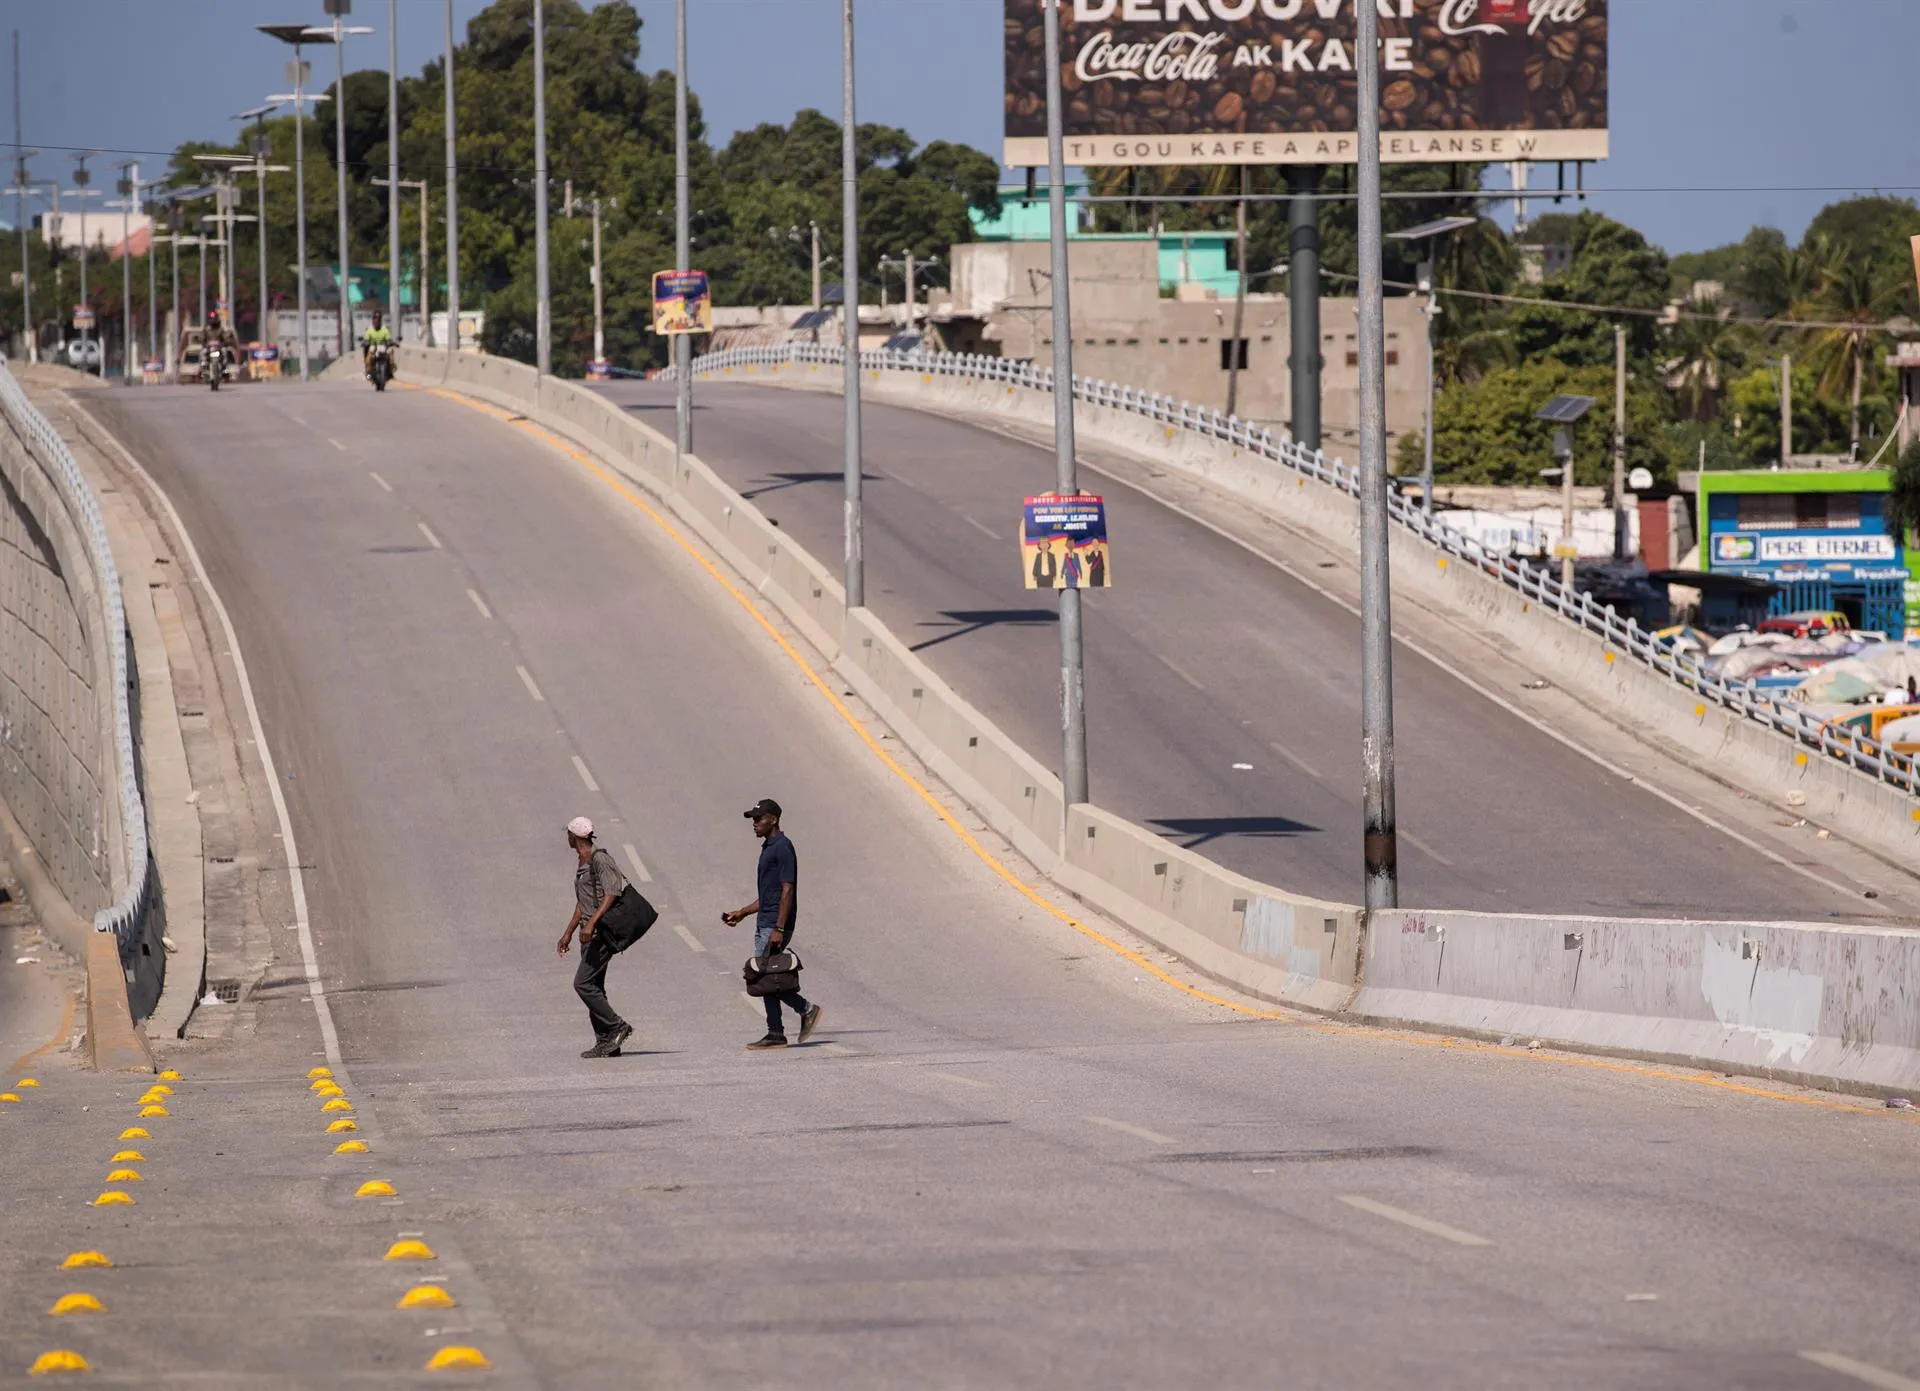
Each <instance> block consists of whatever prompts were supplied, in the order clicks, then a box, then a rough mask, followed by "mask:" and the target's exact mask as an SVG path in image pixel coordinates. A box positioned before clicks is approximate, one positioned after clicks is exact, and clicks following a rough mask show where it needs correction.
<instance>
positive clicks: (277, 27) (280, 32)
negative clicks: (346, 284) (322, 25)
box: [259, 24, 333, 382]
mask: <svg viewBox="0 0 1920 1391" xmlns="http://www.w3.org/2000/svg"><path fill="white" fill-rule="evenodd" d="M259 28H260V32H261V33H263V34H271V35H272V36H273V37H274V38H276V39H279V40H280V41H281V42H282V43H288V44H292V45H293V61H292V62H290V63H288V64H287V82H288V84H289V85H290V86H292V88H293V91H292V92H291V93H290V94H288V95H285V96H277V97H268V98H267V100H268V101H290V102H292V103H293V186H294V192H293V203H294V224H295V231H294V240H295V252H294V269H293V273H294V277H295V279H297V280H298V281H299V285H298V286H297V287H296V289H297V292H298V295H299V315H300V380H301V381H303V382H304V381H305V380H307V362H308V359H309V358H310V357H311V355H312V354H311V344H310V343H309V341H308V335H307V138H306V130H307V108H306V105H305V103H307V102H309V101H311V100H313V98H311V97H309V96H308V95H307V94H306V90H305V88H306V81H307V76H308V73H309V71H310V69H309V67H308V65H307V64H306V63H304V62H302V61H301V58H300V45H301V44H303V43H308V42H315V41H318V40H321V39H331V38H332V35H333V31H332V30H331V29H310V28H308V27H307V26H306V25H304V24H262V25H260V26H259Z"/></svg>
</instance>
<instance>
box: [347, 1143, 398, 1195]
mask: <svg viewBox="0 0 1920 1391" xmlns="http://www.w3.org/2000/svg"><path fill="white" fill-rule="evenodd" d="M363 1148H364V1146H363ZM353 1196H354V1197H356V1198H391V1197H392V1196H393V1185H392V1184H390V1183H388V1182H387V1181H386V1180H385V1179H383V1178H370V1179H368V1180H367V1181H366V1182H365V1183H363V1184H361V1185H360V1186H359V1187H358V1188H356V1189H354V1190H353Z"/></svg>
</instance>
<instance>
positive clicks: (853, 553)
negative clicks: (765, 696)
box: [683, 0, 867, 609]
mask: <svg viewBox="0 0 1920 1391" xmlns="http://www.w3.org/2000/svg"><path fill="white" fill-rule="evenodd" d="M683 3H684V0H683ZM859 156H860V151H859V140H858V131H857V128H856V127H855V125H854V119H853V0H841V6H840V226H841V241H842V246H841V248H840V282H841V283H840V309H841V322H842V323H843V324H844V325H845V329H844V331H843V333H842V342H843V343H844V345H845V346H844V349H843V350H842V352H841V359H842V366H843V369H844V373H845V375H844V377H843V379H842V380H843V385H842V395H843V396H844V397H845V403H844V410H845V418H846V425H845V430H844V434H845V437H846V439H845V444H846V460H845V471H846V494H847V495H846V503H845V508H844V513H845V515H844V517H843V518H842V525H843V527H844V530H845V538H844V543H845V552H846V553H845V562H844V563H845V568H844V574H843V576H842V582H843V584H844V586H845V588H846V591H847V607H848V608H850V609H863V608H865V607H866V606H867V557H866V536H865V525H866V524H865V520H864V518H863V517H862V515H861V509H860V504H861V497H860V492H861V482H862V479H861V474H862V472H863V471H864V463H863V447H862V441H861V438H860V159H859Z"/></svg>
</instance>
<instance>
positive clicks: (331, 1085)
mask: <svg viewBox="0 0 1920 1391" xmlns="http://www.w3.org/2000/svg"><path fill="white" fill-rule="evenodd" d="M313 1094H314V1095H315V1096H345V1095H346V1094H347V1089H346V1088H345V1087H343V1086H341V1085H340V1084H339V1083H338V1082H328V1081H325V1080H322V1081H319V1082H315V1083H314V1084H313Z"/></svg>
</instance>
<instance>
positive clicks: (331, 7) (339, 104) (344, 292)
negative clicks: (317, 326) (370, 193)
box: [295, 0, 373, 357]
mask: <svg viewBox="0 0 1920 1391" xmlns="http://www.w3.org/2000/svg"><path fill="white" fill-rule="evenodd" d="M326 12H327V13H328V14H330V15H332V16H333V23H332V24H331V25H329V26H328V27H326V28H324V29H320V30H317V31H315V30H309V31H308V32H307V34H306V37H308V38H322V37H325V38H331V39H332V41H333V166H334V172H335V173H336V175H337V176H338V177H337V179H336V188H337V191H336V193H335V197H336V198H337V199H338V200H339V203H340V208H339V212H340V333H339V338H340V356H341V357H345V356H346V355H347V352H348V350H349V349H351V348H352V346H353V288H352V283H351V275H352V268H351V266H350V264H349V260H350V258H349V254H348V250H349V249H348V246H347V35H349V34H371V33H372V32H373V30H371V29H368V28H365V27H364V26H359V25H347V24H344V23H342V22H341V21H342V20H343V19H344V18H345V17H346V16H347V15H350V14H352V13H353V0H326ZM295 52H296V53H297V52H298V50H297V49H296V50H295Z"/></svg>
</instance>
